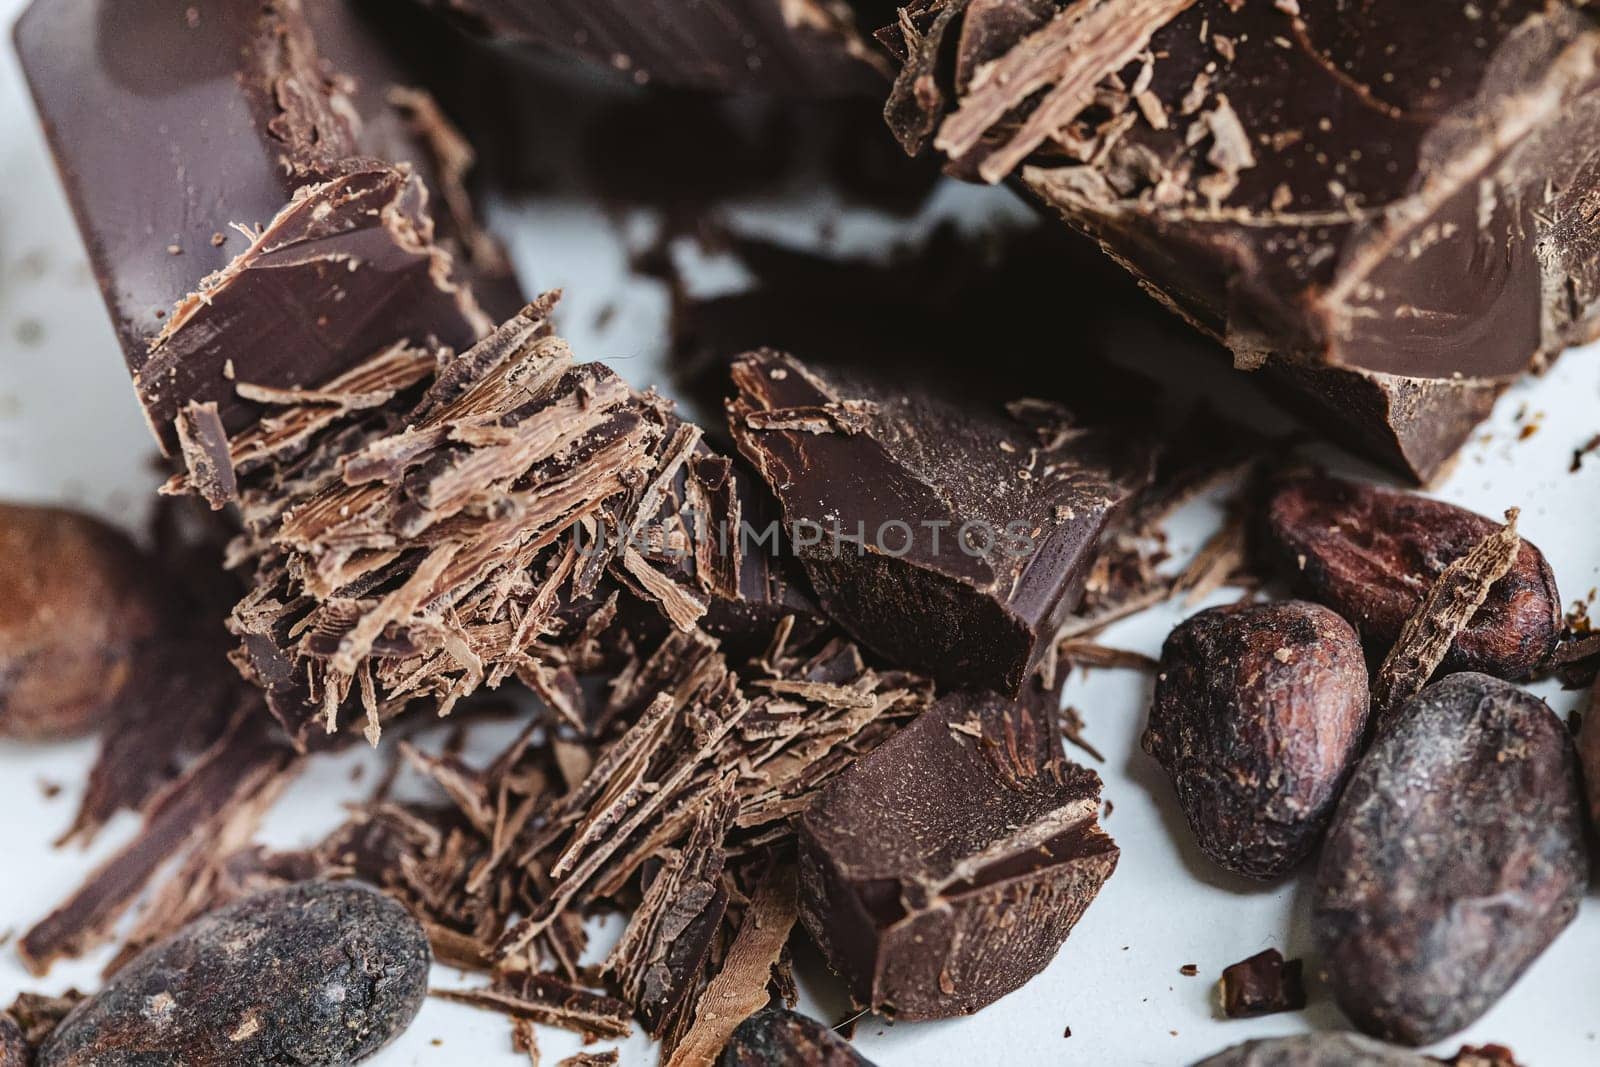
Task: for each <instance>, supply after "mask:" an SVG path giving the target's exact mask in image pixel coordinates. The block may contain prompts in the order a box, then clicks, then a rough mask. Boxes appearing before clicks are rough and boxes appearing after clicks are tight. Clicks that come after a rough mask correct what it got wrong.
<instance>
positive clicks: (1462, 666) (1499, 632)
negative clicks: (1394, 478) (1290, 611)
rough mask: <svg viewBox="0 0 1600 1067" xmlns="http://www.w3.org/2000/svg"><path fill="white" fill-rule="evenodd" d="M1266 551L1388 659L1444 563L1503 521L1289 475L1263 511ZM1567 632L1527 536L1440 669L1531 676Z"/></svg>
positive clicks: (1550, 577) (1552, 583) (1540, 557)
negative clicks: (1402, 630)
mask: <svg viewBox="0 0 1600 1067" xmlns="http://www.w3.org/2000/svg"><path fill="white" fill-rule="evenodd" d="M1265 525H1266V541H1267V545H1268V548H1269V550H1270V551H1271V552H1272V554H1273V555H1275V556H1276V557H1277V558H1278V560H1279V561H1280V562H1281V563H1282V565H1283V566H1284V567H1285V568H1286V569H1287V570H1288V571H1289V572H1291V573H1293V574H1294V575H1295V576H1296V579H1297V581H1298V584H1299V586H1300V588H1301V590H1302V591H1303V592H1304V593H1305V595H1307V596H1309V597H1311V598H1312V599H1313V600H1316V601H1319V602H1321V603H1323V604H1326V605H1328V606H1329V607H1330V608H1332V609H1333V610H1335V611H1337V612H1338V613H1339V614H1341V615H1343V616H1344V617H1345V618H1346V619H1349V620H1350V622H1351V624H1353V625H1354V626H1355V628H1356V629H1357V630H1358V631H1359V632H1360V633H1361V639H1362V641H1363V642H1364V643H1365V644H1366V646H1367V651H1368V653H1369V655H1371V656H1373V657H1375V658H1381V657H1382V656H1384V655H1385V654H1386V653H1387V652H1388V651H1389V649H1390V648H1391V647H1392V646H1393V645H1394V642H1395V639H1396V638H1397V637H1398V636H1399V634H1400V628H1401V627H1402V626H1404V625H1405V622H1406V620H1407V619H1408V618H1410V617H1411V615H1412V614H1413V613H1414V612H1415V611H1416V609H1417V607H1418V606H1419V605H1420V604H1421V603H1422V600H1423V598H1424V597H1425V596H1426V595H1427V593H1428V589H1429V588H1430V587H1431V586H1432V585H1433V582H1434V580H1435V579H1437V578H1438V577H1439V574H1440V572H1442V571H1443V570H1444V569H1445V568H1446V567H1447V566H1449V565H1450V564H1451V563H1452V562H1454V561H1455V560H1457V559H1459V558H1460V557H1462V556H1464V555H1466V554H1467V553H1468V552H1469V551H1471V550H1472V548H1473V546H1475V545H1476V544H1478V543H1479V542H1480V541H1482V540H1483V539H1484V538H1485V537H1488V536H1489V535H1490V534H1492V533H1494V532H1495V531H1496V530H1497V529H1499V528H1500V524H1499V523H1497V522H1495V521H1493V520H1492V519H1488V518H1485V517H1484V516H1482V515H1478V514H1475V513H1473V512H1470V511H1467V510H1466V509H1464V508H1458V507H1456V506H1454V505H1453V504H1446V503H1444V502H1443V501H1439V500H1431V499H1429V498H1428V497H1424V496H1418V495H1416V494H1414V493H1402V492H1398V491H1396V490H1393V489H1383V488H1379V487H1378V486H1373V485H1363V484H1358V483H1355V482H1347V481H1342V480H1340V479H1337V478H1329V477H1324V476H1321V475H1312V476H1304V477H1296V478H1291V479H1288V480H1287V481H1285V482H1284V483H1282V484H1281V485H1279V486H1278V487H1277V489H1276V490H1275V491H1274V493H1273V494H1272V496H1271V498H1270V500H1269V501H1268V504H1267V510H1266V524H1265ZM1560 633H1561V594H1560V593H1559V592H1558V591H1557V590H1556V580H1555V575H1554V574H1552V573H1551V571H1550V565H1549V564H1548V563H1547V562H1545V558H1544V554H1543V553H1542V552H1540V551H1539V550H1538V548H1536V547H1534V546H1533V545H1532V544H1530V543H1529V542H1527V541H1524V542H1523V543H1522V547H1521V549H1520V551H1519V552H1518V554H1517V559H1516V562H1515V563H1514V564H1513V565H1512V568H1511V573H1509V574H1507V575H1506V576H1505V577H1504V578H1502V579H1500V581H1498V582H1496V583H1495V584H1494V586H1493V587H1492V588H1491V589H1490V590H1489V598H1488V599H1487V600H1486V601H1485V602H1484V604H1483V606H1482V607H1480V608H1479V609H1478V612H1477V614H1475V615H1474V616H1473V617H1472V621H1471V622H1469V623H1468V624H1467V627H1466V629H1464V630H1463V631H1462V632H1461V633H1460V634H1459V635H1458V636H1457V637H1456V640H1455V642H1454V644H1453V645H1452V646H1451V648H1450V651H1449V652H1448V653H1447V654H1446V656H1445V660H1444V665H1443V670H1444V672H1445V673H1451V672H1455V671H1482V672H1483V673H1485V674H1492V675H1494V676H1496V677H1498V678H1513V679H1515V678H1524V677H1526V676H1527V675H1529V674H1531V673H1532V672H1533V671H1534V670H1536V669H1537V668H1538V667H1539V666H1540V664H1542V663H1543V662H1545V660H1546V659H1547V658H1548V657H1549V655H1550V653H1551V652H1552V651H1553V650H1554V649H1555V645H1556V641H1557V639H1558V638H1559V636H1560Z"/></svg>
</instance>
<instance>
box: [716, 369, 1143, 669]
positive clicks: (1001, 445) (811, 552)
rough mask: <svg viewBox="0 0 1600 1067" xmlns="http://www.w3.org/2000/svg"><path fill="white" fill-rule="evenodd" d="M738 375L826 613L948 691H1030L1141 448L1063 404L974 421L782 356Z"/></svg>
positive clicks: (764, 463)
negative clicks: (1026, 682)
mask: <svg viewBox="0 0 1600 1067" xmlns="http://www.w3.org/2000/svg"><path fill="white" fill-rule="evenodd" d="M732 373H733V381H734V385H735V387H736V388H737V390H738V396H737V398H736V399H735V400H733V401H731V402H730V404H729V409H728V411H729V422H730V426H731V428H732V431H733V435H734V438H735V440H736V441H737V442H738V444H739V448H740V450H741V451H742V452H743V453H744V454H745V456H746V457H747V458H748V459H749V460H750V462H751V463H752V464H754V466H755V467H756V469H757V470H758V471H759V472H760V473H761V476H762V477H763V478H764V479H765V480H766V482H767V484H768V486H770V487H771V489H772V491H773V492H774V493H775V494H776V495H777V497H778V500H779V502H780V503H781V504H782V506H783V513H784V521H785V524H786V527H787V532H788V533H789V535H790V539H791V542H792V544H793V546H794V549H795V553H796V555H798V556H799V558H800V560H801V562H802V563H803V564H804V565H805V568H806V572H807V573H808V574H809V575H810V577H811V582H812V585H813V587H814V588H815V590H816V592H817V595H818V598H819V600H820V602H821V604H822V606H823V609H824V610H825V611H827V612H828V614H829V615H830V616H832V617H833V618H834V619H835V620H837V621H838V622H839V623H840V624H841V625H843V626H844V627H845V628H846V629H848V630H849V631H850V632H851V633H852V634H853V635H855V636H856V637H857V638H858V639H859V640H860V641H861V642H862V643H863V644H866V645H868V646H870V647H871V648H873V649H874V650H875V651H877V652H879V653H881V654H883V655H885V656H887V657H889V658H890V659H892V660H893V661H895V662H897V663H904V664H908V665H910V666H914V667H917V668H919V669H922V670H926V671H928V672H930V673H932V674H934V675H935V676H937V677H939V678H942V679H945V680H947V681H949V682H950V683H951V684H956V685H962V684H966V685H974V686H986V687H992V688H995V689H999V690H1002V691H1006V692H1010V693H1013V694H1014V693H1016V692H1018V691H1019V689H1020V687H1021V685H1022V682H1023V679H1024V678H1025V677H1026V676H1027V674H1028V673H1029V672H1030V671H1031V670H1032V669H1033V668H1034V666H1035V665H1036V664H1037V663H1038V662H1039V660H1040V657H1041V656H1043V654H1044V653H1045V651H1046V650H1047V649H1049V647H1050V643H1051V640H1052V638H1053V637H1054V636H1055V632H1056V629H1057V627H1058V626H1059V625H1060V624H1061V622H1062V620H1063V619H1065V618H1066V616H1067V614H1068V613H1070V612H1071V611H1072V610H1073V609H1074V608H1076V607H1077V604H1078V599H1079V597H1080V596H1081V595H1082V592H1083V586H1084V582H1085V580H1086V578H1087V575H1088V570H1089V566H1090V564H1091V562H1092V561H1093V559H1094V555H1095V551H1096V549H1097V546H1098V544H1099V539H1100V534H1101V532H1102V531H1103V530H1104V529H1105V528H1106V526H1107V524H1108V523H1109V522H1110V521H1111V520H1112V518H1113V517H1114V516H1115V515H1116V514H1117V513H1118V512H1119V511H1120V509H1121V508H1122V507H1123V506H1124V505H1125V504H1126V503H1127V502H1128V500H1129V499H1130V498H1131V497H1132V496H1133V495H1134V494H1135V493H1136V492H1137V491H1138V490H1139V489H1141V488H1143V486H1144V485H1145V484H1146V483H1147V482H1148V480H1149V478H1150V476H1151V473H1152V465H1153V451H1152V450H1151V449H1150V448H1149V447H1148V446H1147V445H1146V443H1145V442H1144V441H1143V440H1142V439H1141V437H1140V435H1139V434H1137V433H1136V432H1133V431H1129V432H1128V433H1125V434H1122V435H1120V436H1118V435H1116V434H1113V433H1111V432H1107V431H1102V430H1097V429H1095V428H1092V427H1089V426H1085V425H1082V424H1080V423H1078V422H1076V421H1075V420H1074V419H1073V417H1072V415H1071V413H1070V412H1068V411H1067V410H1066V409H1064V408H1061V407H1059V406H1057V405H1054V404H1047V403H1044V402H1041V401H1017V402H1015V403H1013V404H1011V405H1009V411H1006V410H1002V409H998V408H996V409H993V410H990V409H987V408H985V407H984V406H982V405H973V406H972V407H970V408H969V407H963V406H961V405H958V404H956V403H954V402H953V401H950V400H946V399H943V398H941V397H939V396H937V395H935V394H933V393H930V392H920V391H907V390H905V389H904V385H903V383H896V384H895V385H894V386H889V385H887V384H885V383H882V382H878V381H873V380H868V379H865V378H855V377H851V376H848V375H845V374H843V373H840V372H834V371H831V370H830V371H826V372H822V371H812V370H810V369H808V368H807V367H805V366H804V365H802V364H801V363H800V362H799V361H798V360H795V359H794V358H792V357H789V356H784V355H780V354H777V353H773V352H760V353H754V354H752V355H749V356H746V357H745V358H743V359H741V360H740V361H739V362H737V363H736V364H734V367H733V371H732Z"/></svg>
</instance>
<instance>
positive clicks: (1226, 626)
mask: <svg viewBox="0 0 1600 1067" xmlns="http://www.w3.org/2000/svg"><path fill="white" fill-rule="evenodd" d="M1367 713H1368V696H1367V669H1366V664H1365V662H1364V661H1363V659H1362V655H1361V644H1360V642H1359V641H1358V640H1357V638H1356V634H1355V631H1354V630H1352V629H1351V628H1350V624H1349V623H1347V622H1345V621H1344V620H1343V619H1341V618H1340V617H1339V616H1338V615H1335V614H1334V613H1333V612H1331V611H1329V610H1328V609H1327V608H1324V607H1321V606H1320V605H1317V604H1308V603H1305V602H1304V601H1286V602H1283V603H1276V604H1249V605H1239V606H1232V607H1219V608H1212V609H1210V610H1208V611H1203V612H1201V613H1200V614H1198V615H1195V616H1194V617H1192V618H1190V619H1189V620H1187V621H1186V622H1184V623H1183V624H1182V625H1180V626H1179V627H1178V628H1177V629H1175V630H1174V631H1173V632H1172V635H1171V636H1170V637H1168V638H1167V642H1166V645H1165V647H1164V648H1163V649H1162V651H1161V667H1160V672H1159V673H1158V674H1157V676H1156V692H1155V703H1154V704H1153V706H1152V707H1151V709H1150V724H1149V726H1148V727H1147V728H1146V729H1145V733H1144V741H1143V744H1144V749H1145V751H1146V752H1148V753H1150V754H1151V755H1152V756H1154V757H1155V758H1156V759H1157V760H1159V761H1160V763H1161V766H1162V767H1163V768H1164V769H1165V770H1166V772H1167V774H1168V776H1169V777H1170V778H1171V779H1172V784H1173V787H1174V788H1175V789H1176V790H1177V792H1178V802H1179V803H1180V804H1181V805H1182V807H1183V812H1184V815H1185V816H1186V817H1187V818H1188V820H1189V825H1190V827H1191V828H1193V830H1194V833H1195V837H1196V838H1197V839H1198V841H1199V843H1200V848H1201V850H1202V851H1204V852H1205V854H1206V855H1207V856H1209V857H1211V859H1212V860H1214V861H1215V862H1216V863H1217V864H1219V865H1220V866H1222V867H1225V868H1227V869H1228V870H1230V871H1234V872H1236V873H1238V874H1243V875H1246V876H1248V877H1251V878H1261V879H1271V878H1278V877H1281V876H1282V875H1284V874H1287V873H1288V872H1289V871H1291V870H1293V869H1294V868H1295V867H1297V866H1298V865H1299V864H1300V863H1301V861H1303V860H1304V859H1305V858H1306V857H1307V856H1309V855H1310V854H1311V852H1312V850H1313V849H1314V848H1315V847H1316V844H1317V841H1318V840H1319V838H1320V837H1321V836H1322V831H1323V829H1324V828H1325V827H1326V826H1327V824H1328V820H1329V819H1331V818H1332V817H1333V808H1334V805H1335V804H1336V803H1338V800H1339V792H1340V790H1341V789H1343V788H1344V782H1345V779H1346V778H1347V777H1348V775H1349V773H1350V769H1351V767H1352V766H1353V765H1354V763H1355V760H1356V757H1357V756H1358V755H1359V754H1360V751H1361V743H1362V740H1363V737H1364V736H1365V732H1366V725H1367Z"/></svg>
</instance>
